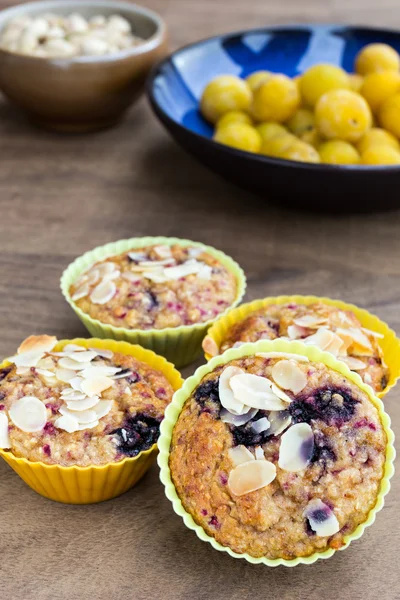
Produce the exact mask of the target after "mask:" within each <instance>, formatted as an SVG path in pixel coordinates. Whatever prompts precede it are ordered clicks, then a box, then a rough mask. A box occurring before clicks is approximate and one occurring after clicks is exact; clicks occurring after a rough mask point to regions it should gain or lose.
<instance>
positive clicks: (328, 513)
mask: <svg viewBox="0 0 400 600" xmlns="http://www.w3.org/2000/svg"><path fill="white" fill-rule="evenodd" d="M303 514H304V516H305V517H306V519H308V522H309V523H310V527H311V529H312V530H313V531H315V533H316V534H317V536H319V537H330V536H331V535H335V533H337V532H338V531H340V525H339V521H338V520H337V518H336V516H335V514H334V513H333V511H332V510H331V508H330V507H329V506H328V505H327V504H325V503H324V502H322V500H320V499H319V498H315V499H314V500H311V501H310V502H309V503H308V504H307V506H306V509H305V511H304V513H303Z"/></svg>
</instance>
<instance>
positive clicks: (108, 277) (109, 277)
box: [102, 270, 121, 283]
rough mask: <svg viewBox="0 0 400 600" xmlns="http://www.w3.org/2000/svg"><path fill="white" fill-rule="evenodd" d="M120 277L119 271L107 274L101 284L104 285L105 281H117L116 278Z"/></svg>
mask: <svg viewBox="0 0 400 600" xmlns="http://www.w3.org/2000/svg"><path fill="white" fill-rule="evenodd" d="M120 275H121V271H118V270H116V271H112V273H108V274H107V275H104V277H103V279H102V282H103V283H104V282H105V281H114V279H118V277H120Z"/></svg>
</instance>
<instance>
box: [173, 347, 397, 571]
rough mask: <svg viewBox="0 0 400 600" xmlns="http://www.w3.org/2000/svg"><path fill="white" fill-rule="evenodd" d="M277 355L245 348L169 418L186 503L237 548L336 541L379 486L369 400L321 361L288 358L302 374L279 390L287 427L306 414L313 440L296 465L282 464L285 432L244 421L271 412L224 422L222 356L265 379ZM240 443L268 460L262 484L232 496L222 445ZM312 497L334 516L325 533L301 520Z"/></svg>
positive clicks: (258, 550) (379, 457)
mask: <svg viewBox="0 0 400 600" xmlns="http://www.w3.org/2000/svg"><path fill="white" fill-rule="evenodd" d="M279 360H280V359H277V358H276V359H275V358H264V357H261V356H260V357H257V356H253V357H245V358H242V359H238V360H234V361H231V362H229V363H227V364H226V365H224V366H220V367H218V368H216V369H215V370H214V371H213V372H211V373H210V374H208V375H206V376H205V377H204V378H203V380H202V381H201V383H200V385H198V387H197V388H196V389H195V390H194V391H193V393H192V394H191V396H190V397H189V398H188V400H187V401H186V402H185V404H184V406H183V409H182V412H181V414H180V416H179V418H178V420H177V423H176V425H175V427H174V430H173V435H172V442H171V451H170V461H169V464H170V470H171V476H172V480H173V482H174V485H175V487H176V490H177V493H178V495H179V497H180V499H181V501H182V504H183V506H184V508H185V510H186V511H187V512H189V513H190V514H191V515H192V517H193V518H194V520H195V521H196V522H197V523H198V524H199V525H201V526H202V527H203V528H204V529H205V531H206V532H207V534H208V535H210V536H212V537H214V538H215V539H216V540H217V541H218V542H219V543H221V544H222V545H224V546H229V547H230V548H231V549H232V550H234V551H235V552H238V553H249V554H250V555H252V556H255V557H261V556H264V557H267V558H271V559H275V558H285V559H293V558H295V557H299V556H308V555H310V554H312V553H314V552H316V551H319V552H322V551H324V550H326V549H327V548H335V549H338V548H340V547H341V546H342V545H343V544H344V537H345V536H346V535H348V534H350V533H352V532H353V531H354V530H355V529H356V528H357V526H358V525H359V524H360V523H363V522H364V521H365V520H366V519H367V516H368V513H369V511H370V510H371V509H372V508H373V507H374V505H375V503H376V499H377V495H378V492H379V488H380V481H381V479H382V476H383V466H384V461H385V446H386V442H387V440H386V434H385V432H384V430H383V427H382V424H381V422H380V419H379V415H378V411H377V409H376V408H375V406H374V405H373V404H372V402H371V401H370V400H369V398H368V397H367V395H366V394H365V393H364V392H362V391H361V390H360V389H359V388H358V387H357V386H356V385H355V384H353V383H352V382H351V381H349V380H347V379H346V378H345V377H343V376H342V375H341V374H339V373H337V372H335V371H333V370H331V369H329V368H327V367H326V366H325V365H323V364H322V363H311V362H297V363H296V364H297V366H298V368H299V369H300V370H301V371H303V373H304V374H305V375H306V378H307V383H306V386H305V387H304V389H302V390H301V391H300V392H299V393H297V394H294V393H292V392H290V391H289V390H285V392H286V394H287V395H288V396H289V397H290V399H291V402H290V404H289V405H288V408H287V411H285V412H286V416H287V415H289V416H290V417H291V424H290V426H289V427H288V428H287V429H286V431H288V432H289V431H290V429H291V428H292V427H293V426H294V425H295V424H298V423H303V424H304V423H307V424H308V425H309V426H310V427H311V429H312V433H313V437H314V446H313V451H312V456H311V458H310V460H309V463H308V465H307V466H306V467H305V468H304V469H303V470H300V471H298V472H290V471H287V470H285V469H283V468H281V467H280V466H279V465H280V460H281V457H280V451H281V444H282V436H283V435H284V432H283V431H282V432H280V433H279V434H276V435H270V434H269V433H268V430H266V431H263V432H261V433H256V431H255V430H254V429H253V425H254V423H255V422H256V421H258V420H260V419H261V418H264V417H269V418H270V419H271V413H270V412H268V411H263V410H258V412H257V414H256V415H255V416H253V417H252V419H251V420H250V421H249V422H247V423H246V424H245V425H241V426H236V425H234V424H229V423H226V422H223V421H222V420H221V416H222V414H223V409H222V407H221V402H220V395H219V390H220V388H219V379H220V376H221V374H222V373H223V371H224V370H225V369H226V368H227V367H228V366H234V367H239V368H240V369H242V370H243V371H245V372H246V373H251V374H255V375H258V376H261V377H267V378H269V379H270V380H272V379H273V378H272V372H273V367H274V365H276V363H277V362H279ZM292 362H293V361H292ZM239 446H240V447H241V448H242V449H243V447H245V448H247V449H248V450H250V452H252V453H253V454H254V453H255V454H256V457H257V455H258V453H259V452H260V450H259V448H260V447H261V448H262V452H263V454H264V457H265V459H266V460H267V461H270V463H272V464H273V465H275V467H276V477H275V478H274V479H273V481H272V482H271V483H269V485H266V486H265V487H262V488H261V489H256V490H255V491H251V492H249V493H244V494H243V495H240V496H238V495H235V494H234V493H232V491H231V488H230V481H231V480H230V477H231V474H232V472H233V469H234V468H235V464H234V462H233V459H232V455H231V451H232V448H238V447H239ZM256 448H258V450H255V449H256ZM245 451H246V450H245ZM264 457H263V458H264ZM246 464H249V463H246ZM272 468H273V467H272ZM317 500H318V501H321V500H322V502H323V503H324V505H325V507H326V509H327V510H328V512H329V511H332V513H333V515H334V517H333V518H334V519H335V518H336V519H337V522H338V529H337V532H336V533H334V535H329V536H321V535H317V534H316V533H315V531H313V529H312V528H311V527H310V521H309V520H308V518H307V517H306V516H305V514H304V513H305V511H306V509H307V506H308V505H309V504H310V502H311V501H317Z"/></svg>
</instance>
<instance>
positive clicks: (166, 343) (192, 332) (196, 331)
mask: <svg viewBox="0 0 400 600" xmlns="http://www.w3.org/2000/svg"><path fill="white" fill-rule="evenodd" d="M157 244H165V245H168V246H172V245H173V244H179V245H180V246H194V247H196V248H202V249H203V250H204V251H205V252H208V253H209V254H211V255H212V256H214V257H215V258H216V259H217V260H218V261H219V262H221V263H222V264H223V265H224V266H225V267H226V268H227V269H228V270H229V271H230V272H231V273H233V274H234V275H235V277H236V280H237V292H236V298H235V301H234V302H233V303H232V305H231V306H230V307H229V308H227V309H226V310H225V311H224V312H223V313H221V315H224V314H226V313H227V312H228V310H229V309H230V308H232V307H234V306H236V305H237V304H239V302H240V301H241V299H242V298H243V296H244V293H245V291H246V277H245V274H244V272H243V270H242V269H241V268H240V266H239V265H238V264H237V263H236V262H235V261H234V260H233V259H232V258H230V257H229V256H227V255H226V254H224V253H223V252H221V251H220V250H216V249H215V248H212V247H211V246H205V245H204V244H201V243H199V242H192V241H190V240H184V239H180V238H167V237H143V238H131V239H128V240H120V241H118V242H112V243H110V244H106V245H105V246H100V247H98V248H95V249H94V250H91V251H89V252H86V254H83V255H82V256H80V257H79V258H77V259H76V260H75V261H74V262H73V263H71V264H70V265H69V266H68V267H67V269H66V270H65V271H64V273H63V275H62V277H61V291H62V293H63V295H64V296H65V299H66V300H67V302H68V303H69V304H70V305H71V306H72V308H73V309H74V311H75V312H76V314H77V315H78V317H79V318H80V320H81V321H82V323H83V324H84V325H85V327H86V328H87V329H88V330H89V332H90V333H91V334H92V335H93V336H96V337H99V338H108V339H113V340H125V341H127V342H130V343H131V344H140V345H141V346H144V347H145V348H149V349H150V350H153V351H154V352H156V353H157V354H161V355H162V356H165V357H166V358H167V359H168V360H169V361H171V362H172V363H174V364H175V365H176V366H178V367H183V366H185V365H188V364H190V363H191V362H193V361H194V360H196V358H198V356H199V355H200V354H201V342H202V341H203V338H204V336H205V334H206V331H207V329H208V328H209V327H210V325H211V324H212V323H214V322H215V320H216V319H217V318H218V317H216V318H215V319H211V320H209V321H206V322H204V323H196V324H195V325H183V326H181V327H167V328H165V329H147V330H140V329H127V328H125V327H115V326H114V325H109V324H107V323H102V322H101V321H99V320H98V319H93V318H92V317H91V316H90V315H88V314H87V313H85V312H83V311H82V310H81V309H80V308H79V307H78V306H76V304H75V302H73V300H72V298H71V295H70V293H69V288H70V287H71V285H72V283H74V282H75V281H76V280H77V278H78V277H79V275H81V273H83V272H84V271H85V270H86V269H87V268H88V267H90V266H91V265H92V264H93V263H95V262H97V261H99V260H103V259H104V258H106V257H109V256H113V255H116V254H122V253H123V252H126V251H127V250H130V249H132V248H140V247H144V246H151V245H157ZM221 315H219V316H221Z"/></svg>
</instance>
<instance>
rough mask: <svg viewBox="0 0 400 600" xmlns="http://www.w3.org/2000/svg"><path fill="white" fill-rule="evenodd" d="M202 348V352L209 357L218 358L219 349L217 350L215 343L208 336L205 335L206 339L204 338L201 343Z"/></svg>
mask: <svg viewBox="0 0 400 600" xmlns="http://www.w3.org/2000/svg"><path fill="white" fill-rule="evenodd" d="M202 346H203V350H204V352H205V353H206V354H208V355H209V356H218V354H219V348H218V346H217V344H216V342H215V341H214V340H213V338H212V337H211V336H210V335H206V337H205V338H204V340H203V342H202Z"/></svg>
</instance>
